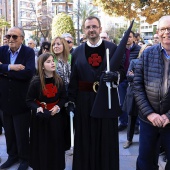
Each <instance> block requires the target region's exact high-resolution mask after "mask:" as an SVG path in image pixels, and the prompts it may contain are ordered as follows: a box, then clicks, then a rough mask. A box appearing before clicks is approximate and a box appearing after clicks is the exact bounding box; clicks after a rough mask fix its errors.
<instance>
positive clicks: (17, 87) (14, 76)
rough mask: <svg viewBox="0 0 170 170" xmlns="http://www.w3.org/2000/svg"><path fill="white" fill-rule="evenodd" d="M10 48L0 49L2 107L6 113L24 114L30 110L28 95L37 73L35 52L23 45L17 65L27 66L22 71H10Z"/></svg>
mask: <svg viewBox="0 0 170 170" xmlns="http://www.w3.org/2000/svg"><path fill="white" fill-rule="evenodd" d="M8 49H9V47H8V46H2V47H0V62H1V63H2V64H0V105H1V108H2V110H3V111H4V112H6V113H9V114H22V113H24V112H25V111H27V110H28V107H27V106H26V94H27V90H28V86H29V83H30V80H31V78H32V76H33V74H34V73H35V53H34V50H33V49H31V48H29V47H26V46H24V45H22V47H21V49H20V52H19V54H18V57H17V59H16V61H15V64H22V65H24V66H25V69H24V70H21V71H13V70H12V71H8V65H9V64H10V53H9V51H8Z"/></svg>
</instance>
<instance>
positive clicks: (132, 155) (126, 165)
mask: <svg viewBox="0 0 170 170" xmlns="http://www.w3.org/2000/svg"><path fill="white" fill-rule="evenodd" d="M119 141H120V170H135V163H136V157H137V155H138V144H139V143H138V141H139V135H134V140H133V141H134V143H133V145H132V146H131V147H130V148H129V149H123V144H124V143H125V141H126V131H123V132H120V133H119ZM0 157H1V158H2V162H1V164H2V163H3V162H4V161H5V160H6V159H7V154H6V145H5V137H4V134H3V135H0ZM71 164H72V156H70V151H68V152H67V153H66V169H65V170H71ZM164 165H165V163H164V162H162V156H160V159H159V166H160V168H159V170H164ZM17 167H18V164H16V165H14V166H13V167H11V168H9V170H16V169H17ZM28 170H32V169H31V168H29V169H28Z"/></svg>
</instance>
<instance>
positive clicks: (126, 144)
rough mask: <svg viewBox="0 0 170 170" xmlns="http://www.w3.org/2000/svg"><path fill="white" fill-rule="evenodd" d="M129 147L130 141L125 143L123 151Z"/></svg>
mask: <svg viewBox="0 0 170 170" xmlns="http://www.w3.org/2000/svg"><path fill="white" fill-rule="evenodd" d="M130 145H132V141H127V142H126V143H125V144H124V145H123V148H124V149H127V148H129V147H130Z"/></svg>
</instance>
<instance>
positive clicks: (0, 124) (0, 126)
mask: <svg viewBox="0 0 170 170" xmlns="http://www.w3.org/2000/svg"><path fill="white" fill-rule="evenodd" d="M2 114H3V113H2V110H0V132H1V130H2V127H3V115H2Z"/></svg>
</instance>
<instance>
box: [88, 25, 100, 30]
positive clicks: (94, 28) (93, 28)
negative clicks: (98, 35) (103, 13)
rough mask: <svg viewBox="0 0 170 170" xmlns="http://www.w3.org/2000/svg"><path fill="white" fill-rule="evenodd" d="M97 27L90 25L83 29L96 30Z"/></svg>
mask: <svg viewBox="0 0 170 170" xmlns="http://www.w3.org/2000/svg"><path fill="white" fill-rule="evenodd" d="M98 28H99V27H98V26H97V25H92V26H87V27H86V28H85V29H86V30H91V29H92V30H97V29H98Z"/></svg>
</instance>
